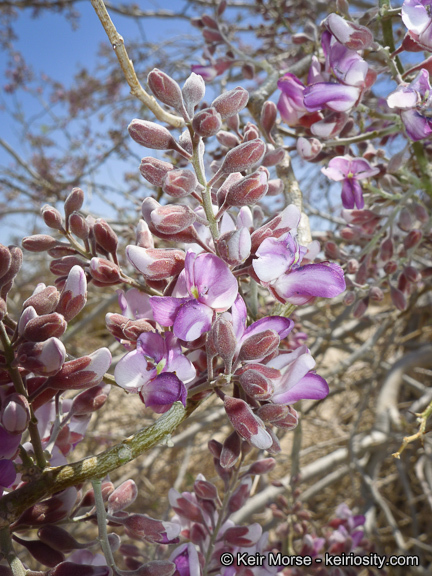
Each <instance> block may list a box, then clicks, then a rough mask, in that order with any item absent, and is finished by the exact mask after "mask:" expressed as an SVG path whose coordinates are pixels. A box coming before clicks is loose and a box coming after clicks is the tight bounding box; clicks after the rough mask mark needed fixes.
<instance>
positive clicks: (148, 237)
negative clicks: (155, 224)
mask: <svg viewBox="0 0 432 576" xmlns="http://www.w3.org/2000/svg"><path fill="white" fill-rule="evenodd" d="M136 243H137V246H140V247H141V248H154V242H153V236H152V234H151V232H150V230H149V227H148V225H147V222H146V221H145V220H139V222H138V225H137V227H136Z"/></svg>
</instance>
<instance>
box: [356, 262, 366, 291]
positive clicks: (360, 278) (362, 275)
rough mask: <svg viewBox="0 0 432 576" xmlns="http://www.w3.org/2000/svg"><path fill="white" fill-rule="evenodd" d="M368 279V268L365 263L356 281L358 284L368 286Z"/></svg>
mask: <svg viewBox="0 0 432 576" xmlns="http://www.w3.org/2000/svg"><path fill="white" fill-rule="evenodd" d="M367 279H368V267H367V264H366V261H365V262H362V264H360V266H359V269H358V270H357V272H356V276H355V281H356V282H357V284H361V285H362V284H366V280H367Z"/></svg>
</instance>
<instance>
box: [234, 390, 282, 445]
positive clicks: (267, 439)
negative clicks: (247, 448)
mask: <svg viewBox="0 0 432 576" xmlns="http://www.w3.org/2000/svg"><path fill="white" fill-rule="evenodd" d="M224 406H225V411H226V413H227V416H228V419H229V421H230V422H231V424H232V425H233V427H234V430H236V432H237V433H238V435H239V436H240V437H241V438H243V440H246V441H247V442H250V443H251V444H253V446H255V447H256V448H260V449H261V450H265V449H266V448H269V447H270V446H271V445H272V438H271V436H270V435H269V433H268V432H267V431H266V429H265V426H264V423H263V422H262V420H261V419H260V418H258V417H257V416H255V414H254V413H253V412H252V409H251V407H250V406H249V405H248V404H246V402H245V401H244V400H241V399H240V398H232V397H231V396H225V398H224Z"/></svg>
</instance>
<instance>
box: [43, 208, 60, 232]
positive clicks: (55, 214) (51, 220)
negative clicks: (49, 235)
mask: <svg viewBox="0 0 432 576" xmlns="http://www.w3.org/2000/svg"><path fill="white" fill-rule="evenodd" d="M41 214H42V218H43V221H44V222H45V224H46V225H47V226H48V227H49V228H53V229H54V230H63V218H62V215H61V214H60V212H59V211H58V210H57V208H54V206H50V205H49V204H45V206H43V207H42V209H41Z"/></svg>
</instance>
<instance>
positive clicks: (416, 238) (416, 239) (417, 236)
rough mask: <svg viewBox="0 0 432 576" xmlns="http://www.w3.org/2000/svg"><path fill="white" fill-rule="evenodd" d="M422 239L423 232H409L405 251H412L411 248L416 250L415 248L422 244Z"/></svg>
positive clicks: (405, 240) (405, 239) (404, 242)
mask: <svg viewBox="0 0 432 576" xmlns="http://www.w3.org/2000/svg"><path fill="white" fill-rule="evenodd" d="M422 238H423V234H422V232H421V230H411V232H408V234H407V235H406V236H405V238H404V241H403V244H404V248H405V250H410V249H411V248H414V246H417V244H419V243H420V242H421V240H422Z"/></svg>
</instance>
